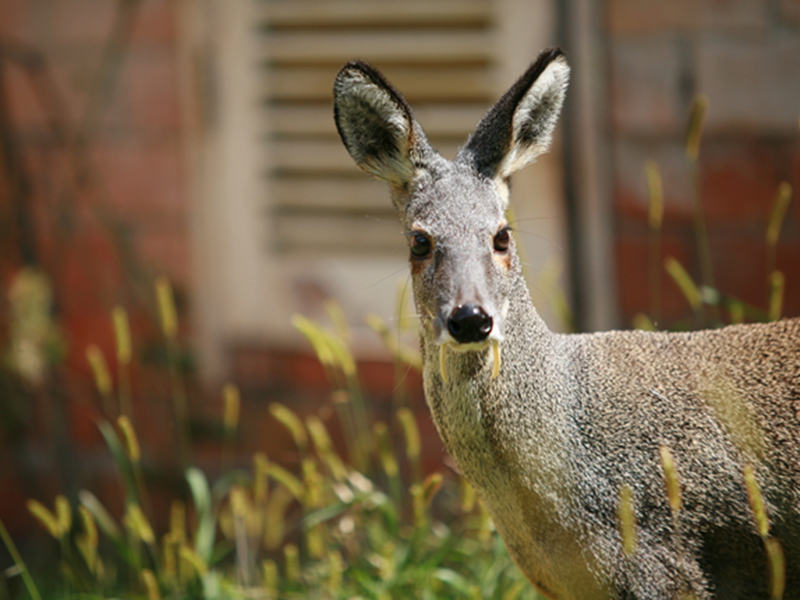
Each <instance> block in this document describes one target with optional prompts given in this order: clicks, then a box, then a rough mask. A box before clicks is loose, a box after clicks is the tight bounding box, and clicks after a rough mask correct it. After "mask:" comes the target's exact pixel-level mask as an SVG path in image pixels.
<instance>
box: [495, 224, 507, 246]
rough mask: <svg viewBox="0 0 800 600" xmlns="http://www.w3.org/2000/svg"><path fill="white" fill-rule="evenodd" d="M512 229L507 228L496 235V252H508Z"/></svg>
mask: <svg viewBox="0 0 800 600" xmlns="http://www.w3.org/2000/svg"><path fill="white" fill-rule="evenodd" d="M509 231H511V228H510V227H508V226H506V227H503V228H502V229H501V230H500V231H498V232H497V233H496V234H494V250H495V252H508V244H509V243H510V242H511V236H510V235H509V233H508V232H509Z"/></svg>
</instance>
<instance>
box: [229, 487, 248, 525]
mask: <svg viewBox="0 0 800 600" xmlns="http://www.w3.org/2000/svg"><path fill="white" fill-rule="evenodd" d="M230 501H231V511H232V512H233V516H234V517H235V518H240V519H243V518H244V517H245V516H246V515H247V498H246V497H245V494H244V490H243V489H242V488H241V487H240V486H238V485H235V486H233V487H232V488H231V493H230Z"/></svg>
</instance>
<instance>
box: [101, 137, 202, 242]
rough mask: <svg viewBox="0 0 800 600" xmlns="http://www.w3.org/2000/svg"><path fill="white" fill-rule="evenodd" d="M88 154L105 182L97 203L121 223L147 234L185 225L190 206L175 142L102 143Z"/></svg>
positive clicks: (121, 141) (110, 141)
mask: <svg viewBox="0 0 800 600" xmlns="http://www.w3.org/2000/svg"><path fill="white" fill-rule="evenodd" d="M89 151H90V154H91V159H92V168H93V169H94V171H95V173H96V174H97V176H98V177H99V178H100V179H101V185H100V187H101V188H102V192H101V193H100V194H99V195H98V200H99V201H101V202H103V203H104V204H105V205H106V206H107V207H109V208H111V209H112V210H116V211H117V215H118V217H119V218H120V219H122V220H123V221H126V222H130V223H131V224H136V226H138V227H145V228H151V227H162V228H163V227H165V226H166V227H170V226H173V227H174V226H176V225H179V224H181V223H183V222H184V220H185V218H186V209H187V206H186V199H185V197H184V189H183V180H182V175H183V168H182V167H183V165H182V163H181V156H180V154H179V148H178V145H177V141H176V140H172V139H167V140H164V141H162V142H147V141H143V140H117V141H114V140H100V141H98V142H96V143H94V144H93V145H92V147H91V148H90V150H89Z"/></svg>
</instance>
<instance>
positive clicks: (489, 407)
mask: <svg viewBox="0 0 800 600" xmlns="http://www.w3.org/2000/svg"><path fill="white" fill-rule="evenodd" d="M512 287H513V293H512V294H511V295H510V296H509V298H510V300H509V304H508V309H507V313H506V315H505V317H504V321H505V329H504V341H503V342H502V343H501V344H500V345H499V352H498V353H495V352H494V351H493V348H492V346H491V345H490V344H489V345H487V346H486V347H485V348H483V349H480V350H471V351H467V352H464V351H459V350H458V349H456V348H454V347H452V346H448V347H447V348H446V349H445V350H444V355H443V354H442V349H441V346H439V345H438V344H437V343H436V341H435V340H434V338H433V335H432V334H428V333H427V332H429V331H431V330H432V328H429V327H427V326H425V324H423V334H422V351H423V361H424V373H423V375H424V384H425V397H426V400H427V402H428V406H429V408H430V410H431V414H432V415H433V419H434V422H435V424H436V427H437V429H438V430H439V434H440V436H441V438H442V440H443V441H444V444H445V446H446V447H447V450H448V451H449V452H450V454H451V455H452V456H453V457H454V458H455V459H456V462H457V463H458V464H459V467H460V468H461V469H462V470H463V471H464V473H465V474H466V475H467V477H468V478H469V479H471V480H472V481H473V483H474V484H476V485H478V486H479V487H491V486H498V485H499V484H500V482H499V481H488V480H487V481H483V480H484V479H486V478H487V477H489V478H492V477H495V475H496V474H497V473H499V471H495V470H493V469H487V468H486V466H487V465H489V464H504V465H506V466H507V467H512V464H511V463H513V462H515V461H513V460H512V461H509V457H508V456H505V455H503V456H501V455H500V454H504V452H503V449H504V448H507V447H509V446H510V444H508V443H506V442H507V441H506V440H504V439H502V438H503V437H507V438H511V437H514V436H515V432H514V431H513V430H508V427H513V426H514V425H513V423H509V422H507V420H505V422H502V423H501V421H502V418H501V416H500V415H501V414H507V413H508V409H509V406H508V405H509V403H513V402H516V401H517V398H518V395H519V391H520V390H529V389H533V390H537V389H538V387H539V386H537V385H536V383H535V382H534V383H533V385H531V381H530V380H531V379H532V378H534V379H536V378H541V379H542V380H543V381H546V379H547V377H545V374H546V373H547V372H548V371H549V367H548V361H549V360H550V358H551V357H552V354H553V353H552V352H551V346H552V344H553V343H554V337H555V336H554V335H553V334H552V333H551V332H550V330H549V329H548V328H547V326H546V325H545V323H544V321H543V320H542V319H541V317H539V315H538V313H537V312H536V310H535V309H534V307H533V304H532V303H531V300H530V295H529V293H528V289H527V286H526V285H525V281H524V279H523V278H522V275H521V274H520V275H518V276H517V277H516V278H515V280H514V282H513V286H512ZM497 360H499V361H500V365H499V369H498V368H497V367H496V364H495V361H497ZM544 385H545V384H544V383H543V386H544ZM542 392H543V394H544V395H546V394H545V392H544V389H543V387H542ZM534 394H535V392H534ZM528 400H529V401H530V402H535V401H536V400H537V398H536V397H532V398H528ZM512 412H513V409H512Z"/></svg>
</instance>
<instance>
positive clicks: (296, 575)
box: [283, 544, 300, 582]
mask: <svg viewBox="0 0 800 600" xmlns="http://www.w3.org/2000/svg"><path fill="white" fill-rule="evenodd" d="M283 560H284V565H283V566H284V571H285V575H286V579H287V580H289V581H291V582H297V581H300V553H299V552H298V550H297V546H295V545H294V544H286V545H285V546H284V547H283Z"/></svg>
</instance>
